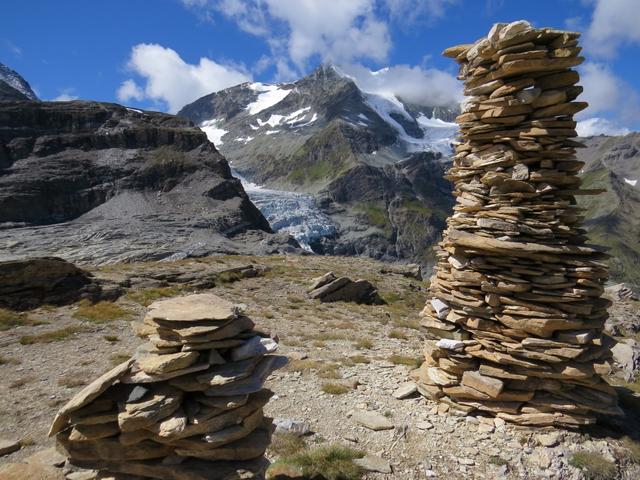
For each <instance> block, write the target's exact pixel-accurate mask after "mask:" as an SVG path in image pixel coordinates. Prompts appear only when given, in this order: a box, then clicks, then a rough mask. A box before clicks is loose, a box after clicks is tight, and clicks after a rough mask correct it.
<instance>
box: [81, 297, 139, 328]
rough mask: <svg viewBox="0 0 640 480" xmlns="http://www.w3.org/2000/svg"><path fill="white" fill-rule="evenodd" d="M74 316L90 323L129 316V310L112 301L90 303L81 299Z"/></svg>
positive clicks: (106, 321) (110, 320)
mask: <svg viewBox="0 0 640 480" xmlns="http://www.w3.org/2000/svg"><path fill="white" fill-rule="evenodd" d="M73 316H74V318H77V319H79V320H85V321H87V322H92V323H108V322H113V321H114V320H123V319H127V318H129V317H130V316H131V312H130V311H129V310H125V309H124V308H122V307H120V306H119V305H116V304H115V303H113V302H107V301H104V300H102V301H100V302H98V303H94V304H92V303H91V302H90V301H88V300H82V301H81V302H80V304H79V308H78V310H76V311H75V312H74V314H73Z"/></svg>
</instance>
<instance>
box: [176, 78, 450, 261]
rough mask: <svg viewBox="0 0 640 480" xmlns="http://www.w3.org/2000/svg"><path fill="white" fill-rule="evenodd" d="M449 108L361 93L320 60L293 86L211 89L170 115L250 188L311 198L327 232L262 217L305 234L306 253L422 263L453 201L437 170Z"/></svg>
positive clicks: (284, 215)
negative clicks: (196, 132)
mask: <svg viewBox="0 0 640 480" xmlns="http://www.w3.org/2000/svg"><path fill="white" fill-rule="evenodd" d="M457 111H458V109H457V107H451V108H439V107H435V108H434V107H425V106H416V105H410V104H408V103H406V102H403V101H402V99H399V98H396V97H394V96H392V95H380V94H374V93H370V92H363V91H361V90H360V89H359V88H358V86H357V85H356V83H355V82H354V81H353V80H352V79H351V78H349V77H348V76H346V75H343V74H342V73H341V72H340V71H339V70H338V69H336V68H335V67H333V66H321V67H319V68H318V69H317V70H316V71H314V72H313V73H312V74H310V75H308V76H307V77H304V78H302V79H300V80H298V81H296V82H293V83H288V84H278V85H265V84H260V83H245V84H242V85H238V86H236V87H232V88H229V89H226V90H223V91H220V92H215V93H212V94H210V95H207V96H205V97H202V98H200V99H199V100H197V101H195V102H193V103H192V104H190V105H187V106H185V107H184V108H183V109H182V110H181V111H180V112H179V113H178V115H179V116H183V117H186V118H189V119H191V120H193V121H194V122H195V123H197V124H198V125H200V126H201V128H202V129H203V130H204V131H205V132H206V133H207V135H208V137H209V139H210V140H211V141H212V142H213V143H214V144H215V145H216V146H217V147H218V148H220V150H221V151H222V152H223V153H224V154H225V156H226V157H227V158H228V159H229V161H230V162H231V165H232V167H233V168H234V169H235V170H237V171H238V172H239V173H240V174H241V175H242V176H244V177H245V178H247V179H248V180H250V181H251V182H253V183H254V184H258V185H262V186H264V187H266V188H269V189H271V191H273V190H280V191H284V192H297V193H298V194H301V195H312V198H313V200H314V202H315V204H316V206H317V208H318V209H319V210H320V213H321V214H322V215H324V218H326V219H328V220H329V222H330V223H332V228H328V227H327V226H326V225H325V224H324V223H323V224H322V228H307V227H309V226H308V225H307V226H306V227H305V226H304V225H302V226H301V225H300V222H304V221H305V219H300V218H297V217H296V218H291V217H292V216H291V215H290V213H291V212H289V211H277V210H278V208H277V206H274V202H270V203H269V205H268V206H267V207H266V208H268V209H270V210H269V211H265V210H264V209H263V213H265V215H266V216H267V217H268V218H270V220H271V222H272V224H273V223H274V222H278V223H280V224H283V225H284V228H289V229H290V231H297V232H300V231H304V232H306V233H305V235H307V236H306V237H304V238H299V239H301V240H302V241H303V242H304V243H306V244H307V245H308V246H309V247H310V248H312V249H313V250H314V251H316V252H318V253H340V254H364V255H369V256H372V257H375V258H396V259H397V258H402V259H409V260H418V261H421V262H423V263H428V262H429V261H430V259H431V258H432V250H431V246H432V245H433V244H434V242H435V241H437V239H438V236H439V231H440V229H441V228H442V225H443V224H444V223H443V221H444V218H445V217H446V215H447V214H448V212H449V209H450V207H451V204H452V197H451V193H450V187H449V185H448V182H446V181H444V180H443V179H442V176H443V161H444V160H446V159H447V157H448V156H449V154H450V152H451V146H450V144H451V142H452V140H453V138H454V136H455V134H456V131H457V126H456V125H455V124H454V123H451V122H452V121H453V119H454V118H455V115H456V114H457ZM249 194H250V195H252V191H251V190H249ZM283 195H285V196H287V198H291V193H286V194H283ZM258 205H260V203H259V202H258ZM313 218H320V216H313Z"/></svg>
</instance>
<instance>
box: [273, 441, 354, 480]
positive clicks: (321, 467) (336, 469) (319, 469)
mask: <svg viewBox="0 0 640 480" xmlns="http://www.w3.org/2000/svg"><path fill="white" fill-rule="evenodd" d="M363 456H364V453H363V452H361V451H359V450H354V449H352V448H349V447H343V446H341V445H330V446H323V447H317V448H313V449H308V450H305V451H303V452H300V453H298V454H296V455H291V456H287V457H284V458H282V459H280V460H279V461H278V462H277V463H284V464H286V465H292V466H294V467H298V468H300V469H302V472H303V474H304V476H305V478H315V477H320V478H324V479H326V480H360V479H361V478H362V474H363V472H362V469H361V468H360V467H358V466H357V465H356V464H354V463H353V460H354V459H356V458H362V457H363Z"/></svg>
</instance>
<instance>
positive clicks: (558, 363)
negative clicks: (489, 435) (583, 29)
mask: <svg viewBox="0 0 640 480" xmlns="http://www.w3.org/2000/svg"><path fill="white" fill-rule="evenodd" d="M578 37H579V34H578V33H574V32H565V31H558V30H552V29H548V28H542V29H536V28H532V26H531V25H530V24H529V23H528V22H525V21H518V22H514V23H510V24H496V25H494V26H493V28H492V29H491V31H490V32H489V35H488V36H487V37H486V38H482V39H480V40H478V41H477V42H476V43H474V44H470V45H460V46H456V47H452V48H449V49H447V50H445V52H444V55H446V56H448V57H452V58H455V59H456V60H457V61H458V62H459V64H460V73H459V77H458V78H460V79H461V80H464V88H465V94H466V95H468V96H469V97H470V98H468V101H467V102H466V104H465V106H464V108H463V111H462V113H461V115H460V116H459V117H458V118H457V122H458V123H459V125H460V130H461V133H462V140H461V143H459V144H458V145H457V146H456V149H455V156H454V159H453V166H452V168H451V169H450V170H449V171H448V174H447V178H448V179H450V180H451V181H453V182H454V184H455V188H454V195H455V197H456V204H455V207H454V212H453V214H452V216H451V217H450V218H449V219H448V224H447V229H446V231H445V232H444V234H443V240H442V242H441V244H440V248H439V249H438V263H437V265H436V269H435V273H434V276H433V278H432V281H431V286H430V292H429V293H430V298H429V300H428V301H427V305H426V307H425V308H424V310H423V311H422V313H421V317H422V324H423V326H424V328H425V330H426V331H427V332H428V336H429V337H431V338H432V339H440V340H439V341H438V342H437V343H436V342H435V341H434V340H430V341H427V347H426V349H425V358H426V362H425V363H424V364H423V366H422V368H421V369H420V371H419V378H418V384H419V387H420V391H421V392H422V393H423V394H424V395H425V396H428V397H429V398H432V399H434V400H437V401H439V402H442V405H441V406H442V410H447V409H453V410H456V411H457V412H464V413H471V412H475V413H483V414H487V415H494V416H498V417H500V418H502V419H504V420H506V421H511V422H515V423H518V424H523V425H563V426H578V425H585V424H590V423H593V422H594V421H595V419H596V414H605V415H619V414H621V411H620V409H619V407H618V404H617V397H616V393H615V391H614V389H613V388H612V387H611V386H609V385H608V384H607V383H606V382H605V381H604V380H603V379H602V375H604V374H607V373H608V372H609V371H610V364H609V359H610V356H611V353H610V344H609V339H608V337H606V336H603V334H602V329H603V326H604V322H605V320H606V319H607V307H608V305H609V304H608V301H607V300H605V299H603V298H601V294H602V293H603V285H604V283H605V281H606V279H607V275H608V270H607V265H606V255H605V254H603V253H600V252H599V251H597V250H596V249H594V248H591V247H589V246H587V245H586V244H585V240H586V237H585V231H584V230H583V229H582V228H581V224H582V221H583V212H582V209H581V208H579V207H577V206H576V200H575V196H576V195H585V194H594V193H599V192H596V191H586V190H580V179H579V178H578V177H577V173H578V172H579V170H580V169H581V168H582V166H583V163H582V162H579V161H577V160H576V157H575V149H576V148H577V147H580V146H581V145H580V144H579V143H578V142H576V141H575V140H573V137H575V136H576V131H575V127H576V122H575V121H574V120H573V114H575V113H577V112H579V111H580V110H582V109H584V108H585V107H586V106H587V104H586V103H584V102H577V101H575V100H576V98H577V97H578V95H579V94H580V93H581V92H582V87H580V86H577V85H576V83H577V82H578V80H579V77H578V73H577V72H576V71H574V70H572V69H571V67H575V66H577V65H579V64H580V63H581V62H582V61H583V58H582V57H580V56H579V53H580V50H581V49H580V47H579V46H578Z"/></svg>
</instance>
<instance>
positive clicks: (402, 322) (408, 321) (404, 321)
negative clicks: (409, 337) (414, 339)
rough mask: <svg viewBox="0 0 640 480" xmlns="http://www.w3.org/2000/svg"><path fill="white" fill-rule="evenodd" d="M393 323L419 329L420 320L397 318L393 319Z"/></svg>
mask: <svg viewBox="0 0 640 480" xmlns="http://www.w3.org/2000/svg"><path fill="white" fill-rule="evenodd" d="M393 323H394V325H395V326H397V327H401V328H410V329H412V330H420V322H419V321H418V320H416V319H415V318H397V319H395V320H394V321H393Z"/></svg>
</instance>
